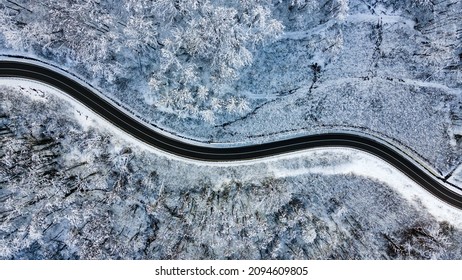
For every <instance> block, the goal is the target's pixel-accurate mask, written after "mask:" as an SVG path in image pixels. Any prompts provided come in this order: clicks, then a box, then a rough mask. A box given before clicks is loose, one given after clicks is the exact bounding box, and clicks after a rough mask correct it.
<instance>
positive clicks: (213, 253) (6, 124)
mask: <svg viewBox="0 0 462 280" xmlns="http://www.w3.org/2000/svg"><path fill="white" fill-rule="evenodd" d="M14 87H15V88H12V87H11V83H10V87H2V89H1V91H0V93H1V95H0V100H1V103H0V104H2V105H1V107H0V141H1V142H2V145H1V147H2V149H1V150H0V153H1V160H0V182H1V186H2V188H0V199H1V201H2V204H1V213H2V214H1V216H0V218H1V221H2V223H1V224H0V239H2V242H1V246H0V254H1V256H2V258H7V259H9V258H14V259H17V258H47V259H49V258H59V259H62V258H64V259H67V258H72V259H74V258H97V259H107V258H124V259H141V258H143V259H145V258H148V259H150V258H155V259H158V258H161V259H163V258H169V259H171V258H173V259H176V258H181V259H183V258H188V259H189V258H194V259H198V258H204V259H208V258H213V259H226V258H233V259H239V258H263V259H268V258H273V259H274V258H280V259H294V258H297V259H299V258H309V259H327V258H335V259H346V258H355V259H383V258H392V259H395V258H417V259H426V258H460V256H461V253H462V252H461V251H460V248H461V246H460V245H461V243H462V239H460V236H461V235H460V230H461V228H462V224H460V221H461V219H460V217H461V214H460V211H458V210H455V209H452V208H451V207H449V206H447V205H446V204H444V203H441V202H439V201H438V200H437V199H435V198H434V197H432V196H431V195H429V194H427V193H426V192H425V191H423V190H421V189H420V188H419V187H418V186H416V185H415V184H414V183H413V182H412V181H410V180H409V179H407V178H406V177H404V176H403V175H402V174H400V173H399V172H398V171H396V170H394V169H393V168H392V167H391V166H388V165H387V164H385V163H383V162H381V161H380V160H378V159H376V158H374V157H372V156H368V155H366V154H363V153H359V152H356V151H353V150H344V149H342V150H336V149H334V150H315V151H309V152H304V153H302V154H296V155H288V156H284V157H278V158H273V159H271V160H268V161H260V162H253V163H248V164H245V165H234V166H215V165H204V164H199V163H192V162H185V161H181V160H177V159H175V158H172V157H170V156H168V155H165V154H159V153H156V152H154V151H152V150H151V149H148V148H146V147H144V146H143V145H140V144H139V143H135V142H133V140H132V139H126V138H124V136H123V135H121V134H120V133H118V131H117V130H116V129H114V128H113V127H112V126H110V125H104V121H102V120H100V119H99V118H98V117H96V116H95V115H93V114H91V113H90V112H86V113H83V114H82V109H83V108H80V107H75V104H73V103H69V102H68V101H63V99H62V98H58V96H61V94H60V93H58V94H56V93H53V91H50V90H49V89H46V88H44V87H43V86H42V85H39V86H37V85H35V86H34V85H33V84H32V83H21V85H16V86H14ZM20 87H21V88H20ZM87 113H88V114H87ZM87 117H88V118H87ZM191 170H195V171H194V172H191ZM364 213H367V215H365V214H364ZM128 217H130V218H128Z"/></svg>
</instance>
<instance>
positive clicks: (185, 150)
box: [0, 61, 462, 209]
mask: <svg viewBox="0 0 462 280" xmlns="http://www.w3.org/2000/svg"><path fill="white" fill-rule="evenodd" d="M0 77H15V78H26V79H31V80H36V81H40V82H43V83H46V84H49V85H51V86H53V87H55V88H58V89H60V90H61V91H63V92H65V93H67V94H68V95H70V96H71V97H73V98H74V99H76V100H78V101H79V102H81V103H82V104H84V105H85V106H87V107H88V108H89V109H91V110H92V111H94V112H95V113H97V114H98V115H100V116H101V117H103V118H104V119H106V120H107V121H109V122H111V123H112V124H113V125H115V126H117V127H118V128H120V129H122V130H123V131H125V132H126V133H128V134H130V135H132V136H134V137H135V138H137V139H139V140H140V141H143V142H145V143H146V144H148V145H151V146H153V147H155V148H157V149H160V150H163V151H165V152H167V153H171V154H175V155H177V156H181V157H186V158H190V159H194V160H199V161H213V162H229V161H243V160H251V159H256V158H263V157H268V156H274V155H278V154H284V153H289V152H295V151H301V150H307V149H311V148H320V147H348V148H353V149H357V150H361V151H364V152H367V153H370V154H373V155H375V156H377V157H379V158H381V159H383V160H385V161H387V162H388V163H390V164H391V165H393V166H394V167H396V168H397V169H399V170H400V171H401V172H403V173H404V174H406V175H407V176H408V177H409V178H411V179H412V180H414V181H415V182H416V183H417V184H419V185H420V186H421V187H423V188H424V189H426V190H427V191H428V192H430V193H432V194H433V195H434V196H436V197H438V198H439V199H441V200H442V201H445V202H447V203H448V204H450V205H452V206H454V207H457V208H459V209H462V195H460V194H458V193H456V192H454V191H452V190H451V189H449V188H448V187H447V186H446V185H445V184H444V182H443V181H442V179H441V178H438V177H435V176H433V175H431V173H429V172H428V171H426V170H425V168H424V167H423V166H421V165H420V164H418V163H417V162H416V161H414V160H412V159H411V158H410V157H407V156H405V155H403V154H402V153H400V152H398V151H397V150H396V149H395V148H394V147H392V146H390V144H386V143H384V142H383V141H378V139H374V138H373V137H366V136H361V135H356V134H352V133H325V134H316V135H308V136H302V137H296V138H291V139H286V140H281V141H275V142H269V143H264V144H258V145H247V146H240V147H230V148H223V147H212V146H206V145H194V144H191V143H188V142H182V141H181V140H178V139H175V138H171V137H169V136H167V135H165V134H162V133H159V132H156V131H155V130H153V129H152V127H150V126H149V125H148V124H144V123H142V122H140V121H138V120H136V119H135V118H133V117H132V116H130V115H128V114H127V113H125V112H123V111H122V110H120V109H119V108H118V107H117V106H114V105H112V104H111V103H110V102H108V101H106V100H105V99H103V98H101V97H100V96H99V95H98V94H96V93H95V92H93V91H92V90H91V89H90V88H89V87H86V86H84V85H82V84H80V83H78V82H77V81H76V80H74V79H72V78H69V77H67V76H65V75H63V74H60V73H58V72H56V71H54V70H52V69H50V68H48V67H44V66H39V65H36V64H33V63H28V62H18V61H0Z"/></svg>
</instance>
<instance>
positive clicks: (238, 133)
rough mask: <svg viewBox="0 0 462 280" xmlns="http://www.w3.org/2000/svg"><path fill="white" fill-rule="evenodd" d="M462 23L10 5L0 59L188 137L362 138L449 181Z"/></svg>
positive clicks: (408, 11)
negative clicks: (81, 87)
mask: <svg viewBox="0 0 462 280" xmlns="http://www.w3.org/2000/svg"><path fill="white" fill-rule="evenodd" d="M461 10H462V1H459V0H444V1H427V0H404V1H378V0H374V1H359V0H350V1H347V0H255V1H244V0H235V1H222V0H213V1H210V0H207V1H205V0H178V1H169V0H159V1H143V0H136V1H135V0H124V1H111V0H98V1H95V0H88V1H67V0H66V1H54V0H49V1H48V0H47V1H28V0H16V1H13V0H1V1H0V46H2V53H3V54H16V55H26V56H31V57H36V58H39V59H41V60H45V61H47V62H51V63H52V64H54V65H57V66H59V67H61V68H64V69H66V70H68V71H70V72H71V73H75V74H78V75H80V76H81V77H82V79H84V80H86V81H89V82H91V84H92V85H93V86H95V87H97V88H99V89H100V91H101V92H103V93H104V94H106V95H107V96H109V97H110V98H112V99H114V100H116V101H117V103H118V104H122V105H123V106H125V107H126V108H128V109H129V111H131V112H136V113H137V114H138V115H139V116H141V117H142V118H143V119H145V120H147V121H148V122H151V123H153V124H155V125H156V126H159V127H162V128H164V129H165V130H167V131H170V132H172V133H174V134H177V135H180V136H184V137H187V138H192V139H196V140H199V141H204V142H220V143H226V142H228V143H236V142H246V143H249V142H262V141H270V140H275V139H280V138H282V137H290V136H294V135H299V134H306V133H316V132H319V131H325V130H329V129H334V130H335V129H356V130H360V131H362V132H366V133H371V134H375V135H380V136H381V137H385V138H388V139H389V140H390V141H392V142H395V143H399V144H402V145H403V146H405V147H409V148H410V149H412V151H411V152H415V153H416V154H417V155H419V156H421V157H422V158H423V159H424V160H425V161H427V162H429V163H431V164H433V165H434V166H435V168H436V169H438V170H439V172H440V173H441V174H442V175H443V176H447V175H448V174H451V172H452V171H453V170H454V169H455V168H456V167H457V166H458V165H459V164H460V163H461V162H462V158H461V157H460V155H461V154H462V153H461V151H462V148H461V147H462V144H461V141H460V139H461V134H462V122H461V121H460V120H461V119H462V113H461V108H462V105H461V104H462V100H461V81H462V78H461V77H462V70H461V59H462V54H461V53H462V47H461V30H462V20H461V15H460V11H461ZM421 139H427V140H428V141H421Z"/></svg>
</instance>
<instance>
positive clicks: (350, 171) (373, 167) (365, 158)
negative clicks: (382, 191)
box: [270, 148, 462, 228]
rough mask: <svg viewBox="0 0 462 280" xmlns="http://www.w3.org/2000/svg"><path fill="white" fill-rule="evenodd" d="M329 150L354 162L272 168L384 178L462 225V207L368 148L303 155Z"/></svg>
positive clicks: (283, 172)
mask: <svg viewBox="0 0 462 280" xmlns="http://www.w3.org/2000/svg"><path fill="white" fill-rule="evenodd" d="M326 152H327V153H329V154H330V155H331V156H332V157H334V158H335V157H340V156H341V157H342V158H343V157H345V156H348V157H349V158H351V162H349V163H342V164H335V165H329V166H316V167H312V168H300V169H285V168H279V167H277V165H276V166H272V167H271V168H270V170H272V172H273V173H274V175H275V176H277V177H296V176H301V175H304V174H321V175H356V176H362V177H366V178H371V179H375V180H378V181H380V182H383V183H385V184H387V185H388V186H390V187H391V188H392V189H394V190H395V191H397V192H398V193H399V194H400V195H402V196H403V197H404V198H406V199H407V200H408V201H410V202H411V203H412V204H413V205H414V206H416V207H420V204H421V205H423V206H424V207H425V208H426V209H427V210H428V212H429V213H430V214H431V215H433V216H434V217H435V218H436V219H437V220H438V221H448V222H451V223H452V224H453V225H454V226H457V227H458V228H462V219H461V217H462V216H461V215H462V211H461V210H459V209H457V208H455V207H452V206H450V205H449V204H447V203H445V202H443V201H441V200H439V199H438V198H436V197H435V196H433V195H432V194H430V193H429V192H427V191H426V190H424V189H423V188H422V187H420V186H419V185H418V184H416V183H415V182H414V181H413V180H411V179H410V178H408V177H407V176H405V175H404V174H403V173H402V172H401V171H399V170H398V169H396V168H394V167H393V166H392V165H390V164H388V163H387V162H385V161H383V160H381V159H379V158H377V157H375V156H373V155H370V154H367V153H364V152H360V151H357V150H353V149H348V148H341V149H340V148H334V149H332V148H329V149H324V148H323V149H317V150H316V151H309V152H305V153H304V155H303V156H307V157H319V155H320V154H321V153H323V154H325V153H326Z"/></svg>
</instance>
